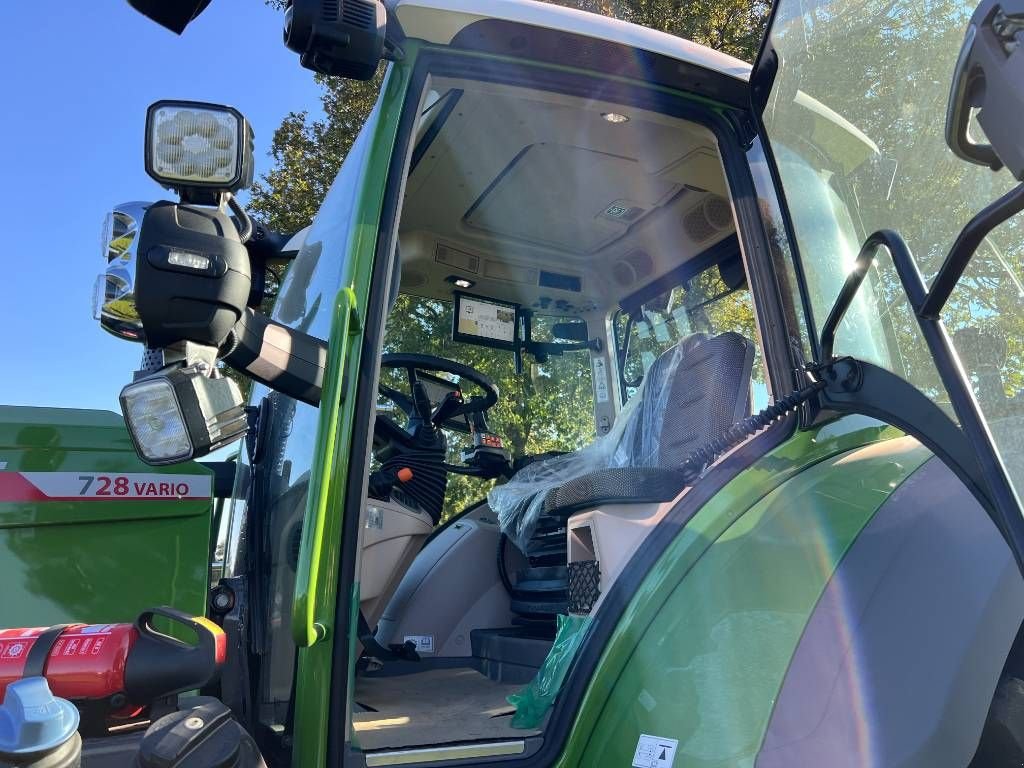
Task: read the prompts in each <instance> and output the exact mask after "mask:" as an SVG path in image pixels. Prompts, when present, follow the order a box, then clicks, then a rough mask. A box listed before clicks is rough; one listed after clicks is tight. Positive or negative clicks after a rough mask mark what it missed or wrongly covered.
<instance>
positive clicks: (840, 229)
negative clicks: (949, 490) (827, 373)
mask: <svg viewBox="0 0 1024 768" xmlns="http://www.w3.org/2000/svg"><path fill="white" fill-rule="evenodd" d="M974 10H975V3H974V0H895V1H893V0H836V1H835V2H827V1H826V2H814V1H813V0H812V2H805V1H804V0H778V2H777V3H776V5H775V7H774V8H773V11H772V16H771V19H770V22H769V29H768V31H767V33H766V36H765V40H764V42H763V45H762V50H761V52H760V55H759V57H758V61H757V62H756V64H755V68H754V74H753V76H752V81H751V93H752V102H753V104H752V106H753V111H754V113H755V120H756V121H757V122H758V123H759V126H758V127H759V132H760V134H761V136H762V139H763V140H764V141H765V144H766V146H767V147H768V148H769V150H768V165H769V166H770V167H769V171H770V173H771V175H772V178H773V180H774V182H775V185H776V187H777V189H778V191H779V193H780V195H781V196H782V198H783V199H784V203H785V208H786V213H787V217H786V222H785V225H786V228H787V230H788V231H787V233H786V234H787V239H788V240H789V241H790V243H791V244H792V245H793V249H794V252H795V257H796V259H797V262H798V264H797V266H798V271H799V272H800V273H801V275H802V282H803V284H804V285H803V291H802V295H801V297H800V298H801V300H802V301H803V303H804V309H805V311H806V312H807V315H808V316H809V317H810V318H811V325H812V326H813V332H812V333H811V337H812V338H811V342H812V349H811V350H810V354H811V356H812V357H814V358H815V359H816V360H817V361H818V362H819V363H821V362H827V360H826V359H825V358H833V357H835V358H842V357H844V356H850V357H852V358H853V359H855V360H856V361H859V363H862V364H863V365H862V366H861V369H862V370H861V372H862V373H863V371H867V372H868V373H869V374H870V376H868V377H865V378H864V379H863V382H862V384H861V385H857V386H855V387H852V388H850V387H848V390H849V391H848V392H846V393H845V394H836V392H835V391H834V390H835V388H830V389H829V390H826V397H825V399H826V403H827V404H831V405H832V406H835V407H846V408H849V409H854V410H861V411H862V412H874V413H875V414H881V415H883V416H885V417H886V418H887V420H890V421H892V423H896V424H899V425H900V426H901V427H903V428H904V429H905V430H907V431H909V432H911V433H912V434H914V435H915V436H917V437H919V438H921V439H922V441H923V442H925V443H926V445H928V447H929V448H932V449H933V450H934V451H936V452H938V453H940V455H942V456H943V458H944V459H945V460H946V461H947V463H949V464H950V465H951V466H953V467H954V468H955V469H956V470H957V472H958V474H960V476H961V479H963V480H964V481H965V482H966V483H967V484H968V486H969V487H971V488H972V490H973V491H974V492H975V495H976V496H978V497H979V500H981V501H982V503H983V505H984V506H985V507H986V508H987V509H988V510H989V513H990V515H991V516H992V518H993V520H994V522H995V523H996V525H997V526H998V527H999V529H1000V532H1001V533H1002V535H1003V537H1004V538H1005V539H1006V540H1007V542H1008V543H1009V545H1010V547H1011V548H1012V549H1013V550H1014V553H1015V555H1016V556H1017V560H1018V564H1020V563H1022V562H1024V557H1022V553H1024V522H1022V518H1021V507H1020V495H1021V492H1022V488H1024V440H1022V439H1021V437H1020V436H1021V435H1022V434H1024V431H1022V430H1021V427H1022V426H1024V341H1022V340H1024V333H1022V331H1024V311H1022V309H1024V304H1022V301H1024V237H1022V235H1024V231H1022V217H1021V216H1020V215H1019V214H1016V215H1015V211H1018V210H1020V208H1021V205H1022V204H1024V203H1022V202H1021V200H1022V199H1021V198H1020V195H1019V193H1015V192H1010V190H1012V189H1013V188H1014V185H1015V181H1014V178H1013V177H1012V176H1011V174H1010V173H1009V172H1007V171H1006V170H999V171H993V170H992V169H990V168H989V167H986V166H982V165H976V164H971V163H969V162H966V161H965V160H964V159H962V158H961V157H958V156H957V154H954V152H953V151H951V149H950V147H949V146H947V141H946V113H947V102H948V99H949V94H950V86H951V82H952V80H953V77H954V71H955V70H956V68H957V58H958V52H959V51H960V49H961V44H962V43H963V42H964V38H965V33H966V31H967V29H968V24H969V20H970V19H971V15H972V13H973V12H974ZM973 131H974V132H975V133H976V132H977V126H973ZM1004 195H1007V197H1006V198H1003V200H1004V202H1003V203H1000V204H999V205H1002V208H1001V210H1000V211H999V215H998V216H993V215H992V210H993V209H991V208H990V209H989V215H988V218H989V219H992V220H994V221H998V222H1001V223H999V224H998V226H996V227H995V228H994V229H991V231H981V230H980V229H979V222H980V220H979V219H976V218H975V217H976V214H978V212H979V211H981V210H982V209H983V208H985V207H986V206H990V205H991V204H994V201H997V200H999V199H1000V198H1001V196H1004ZM1015 195H1016V196H1017V198H1018V199H1016V203H1014V196H1015ZM965 228H967V233H968V234H971V235H977V238H976V239H977V240H978V241H979V242H978V247H977V248H976V250H975V249H968V250H965V249H964V248H962V246H963V245H964V243H965V239H964V237H963V233H964V231H965ZM879 231H883V233H882V234H881V235H879V236H877V237H874V239H873V240H872V242H871V243H870V244H869V246H867V247H862V246H863V245H864V244H865V240H866V239H868V238H869V237H871V236H872V235H873V233H877V232H879ZM893 233H895V234H893ZM950 263H952V266H954V267H958V268H959V269H962V274H957V273H958V269H950ZM944 265H946V266H945V268H944ZM940 273H941V275H940ZM937 275H938V277H937ZM844 286H845V288H846V289H847V290H846V294H847V295H846V298H849V299H850V300H849V301H848V302H847V304H846V306H845V308H842V307H841V310H842V311H839V312H835V311H834V309H835V307H834V304H835V302H836V300H837V297H839V296H840V294H841V291H843V289H844ZM949 288H951V291H949V292H948V297H947V296H945V295H940V294H944V293H945V290H944V289H947V290H948V289H949ZM836 321H838V322H836ZM868 379H870V382H869V381H868ZM869 384H870V386H869ZM830 397H831V401H830Z"/></svg>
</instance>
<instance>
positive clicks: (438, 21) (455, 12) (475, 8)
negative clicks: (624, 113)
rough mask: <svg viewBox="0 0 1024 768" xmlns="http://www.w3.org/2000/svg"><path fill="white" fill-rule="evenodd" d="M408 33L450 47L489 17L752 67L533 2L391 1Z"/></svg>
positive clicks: (733, 67) (724, 70)
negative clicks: (454, 41)
mask: <svg viewBox="0 0 1024 768" xmlns="http://www.w3.org/2000/svg"><path fill="white" fill-rule="evenodd" d="M389 6H390V7H391V9H392V10H393V12H394V14H395V16H396V17H397V19H398V22H399V24H401V26H402V30H403V31H404V33H405V35H406V36H407V37H411V38H416V39H420V40H425V41H426V42H429V43H435V44H437V45H449V44H450V43H451V42H452V40H453V39H454V38H455V36H456V35H458V34H459V32H461V31H462V30H464V29H465V28H466V27H468V26H469V25H471V24H473V23H474V22H477V21H483V20H486V19H496V20H500V21H507V22H513V23H518V24H525V25H529V26H533V27H539V28H542V29H550V30H558V31H562V32H570V33H573V34H577V35H581V36H583V37H590V38H594V39H596V40H605V41H608V42H612V43H618V44H620V45H624V46H628V47H630V48H636V49H639V50H642V51H647V52H650V53H653V54H658V55H661V56H665V57H668V58H671V59H675V60H677V61H680V62H685V63H686V64H692V65H695V66H699V67H703V68H705V69H708V70H711V71H714V72H718V73H721V74H724V75H728V76H731V77H733V78H735V79H737V80H740V81H742V82H746V81H747V80H748V79H749V77H750V65H749V64H747V63H746V62H744V61H741V60H740V59H737V58H734V57H732V56H729V55H728V54H725V53H721V52H719V51H715V50H712V49H711V48H706V47H705V46H703V45H698V44H697V43H693V42H691V41H689V40H684V39H683V38H681V37H676V36H675V35H669V34H667V33H665V32H658V31H656V30H653V29H648V28H646V27H641V26H638V25H636V24H630V23H628V22H625V21H619V20H618V19H611V18H608V17H605V16H599V15H597V14H594V13H587V12H586V11H579V10H575V9H573V8H563V7H561V6H558V5H552V4H550V3H542V2H534V0H397V1H395V0H392V2H391V3H389Z"/></svg>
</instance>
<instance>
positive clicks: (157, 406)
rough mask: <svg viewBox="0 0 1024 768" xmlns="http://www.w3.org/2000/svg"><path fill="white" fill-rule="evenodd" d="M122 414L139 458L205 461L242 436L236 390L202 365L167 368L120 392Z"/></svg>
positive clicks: (239, 398)
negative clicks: (208, 455)
mask: <svg viewBox="0 0 1024 768" xmlns="http://www.w3.org/2000/svg"><path fill="white" fill-rule="evenodd" d="M120 400H121V412H122V413H123V414H124V420H125V424H126V425H127V426H128V432H129V434H130V435H131V438H132V442H133V443H134V444H135V450H136V452H137V453H138V454H139V457H140V458H141V459H142V460H143V461H145V462H146V463H147V464H151V465H153V466H161V465H164V464H177V463H179V462H182V461H187V460H189V459H192V458H198V457H200V456H205V455H206V454H208V453H210V452H211V451H215V450H216V449H217V448H220V447H221V446H223V445H227V444H228V443H230V442H233V441H235V440H237V439H239V438H240V437H242V436H243V435H245V432H246V429H247V427H248V423H247V421H246V416H245V409H244V408H243V405H242V394H241V392H240V391H239V389H238V385H236V384H235V382H234V381H232V380H231V379H229V378H227V377H225V376H222V375H220V374H219V373H214V374H213V375H210V374H209V368H208V367H207V366H206V364H205V363H196V364H193V365H188V366H180V367H171V368H169V369H163V370H160V371H157V372H156V373H153V374H150V375H148V376H146V377H144V378H141V379H139V380H137V381H135V382H132V383H131V384H129V385H128V386H126V387H125V388H124V389H123V390H121V397H120Z"/></svg>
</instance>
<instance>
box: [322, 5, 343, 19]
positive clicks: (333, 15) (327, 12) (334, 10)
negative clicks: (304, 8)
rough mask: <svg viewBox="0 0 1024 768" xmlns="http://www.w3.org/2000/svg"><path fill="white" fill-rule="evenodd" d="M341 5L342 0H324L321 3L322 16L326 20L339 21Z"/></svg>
mask: <svg viewBox="0 0 1024 768" xmlns="http://www.w3.org/2000/svg"><path fill="white" fill-rule="evenodd" d="M339 5H340V0H323V2H322V3H320V18H321V19H323V20H324V21H330V22H335V21H337V20H338V6H339Z"/></svg>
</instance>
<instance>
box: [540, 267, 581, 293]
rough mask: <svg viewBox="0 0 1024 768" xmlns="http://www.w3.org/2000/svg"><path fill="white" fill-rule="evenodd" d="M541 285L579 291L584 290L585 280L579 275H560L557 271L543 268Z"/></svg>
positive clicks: (560, 289)
mask: <svg viewBox="0 0 1024 768" xmlns="http://www.w3.org/2000/svg"><path fill="white" fill-rule="evenodd" d="M540 287H541V288H554V289H556V290H559V291H573V292H574V293H579V292H580V291H582V290H583V280H582V279H581V278H580V277H578V276H577V275H560V274H558V273H557V272H545V271H544V270H541V272H540Z"/></svg>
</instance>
